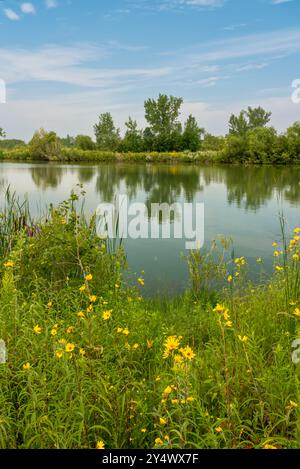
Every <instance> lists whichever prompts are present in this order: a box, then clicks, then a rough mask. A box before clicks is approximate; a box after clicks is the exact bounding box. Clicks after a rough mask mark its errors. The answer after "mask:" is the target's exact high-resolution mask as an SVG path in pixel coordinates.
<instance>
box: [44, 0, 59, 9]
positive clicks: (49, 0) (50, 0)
mask: <svg viewBox="0 0 300 469" xmlns="http://www.w3.org/2000/svg"><path fill="white" fill-rule="evenodd" d="M45 4H46V7H47V8H49V9H51V8H56V7H58V3H57V1H56V0H46V1H45Z"/></svg>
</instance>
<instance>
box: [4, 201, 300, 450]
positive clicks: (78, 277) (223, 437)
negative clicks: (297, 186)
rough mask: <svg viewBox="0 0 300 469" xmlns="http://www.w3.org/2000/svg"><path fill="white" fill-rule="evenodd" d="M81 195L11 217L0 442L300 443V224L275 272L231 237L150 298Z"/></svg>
mask: <svg viewBox="0 0 300 469" xmlns="http://www.w3.org/2000/svg"><path fill="white" fill-rule="evenodd" d="M76 199H77V197H76V196H75V195H74V194H73V195H72V197H71V198H70V200H68V201H67V202H65V203H63V204H62V205H60V206H59V207H57V208H56V209H53V208H52V209H51V210H50V211H49V214H48V216H47V217H46V219H44V221H42V222H40V223H33V222H32V221H31V220H30V216H29V213H28V210H27V207H26V204H25V205H18V204H17V202H16V200H14V199H10V201H9V204H8V207H7V209H6V210H3V212H2V216H1V217H0V258H1V272H0V275H1V286H0V339H3V340H4V342H5V344H6V348H7V362H6V363H5V364H0V448H96V447H98V448H99V449H100V448H102V447H103V446H105V447H106V448H151V447H156V448H296V447H299V445H300V432H299V431H300V421H299V416H300V414H299V408H300V407H299V406H300V392H299V377H300V365H295V364H293V362H292V351H293V349H292V342H293V341H294V340H295V339H296V338H297V337H299V336H300V328H299V325H300V323H299V321H300V317H299V316H300V311H299V309H297V308H298V307H299V306H300V304H299V300H300V298H299V293H300V292H299V254H298V250H299V241H300V238H299V234H298V231H297V230H296V232H295V233H293V235H292V236H291V239H290V240H289V239H287V240H286V241H285V242H284V245H283V246H274V251H275V253H274V259H275V260H274V275H273V277H272V279H271V281H268V282H265V283H262V282H259V283H258V285H256V286H253V285H251V284H250V283H249V282H248V281H247V261H246V259H244V258H239V259H232V260H231V259H230V249H231V248H230V245H228V244H227V242H225V241H224V240H222V241H221V243H220V245H219V249H218V250H217V251H216V250H215V249H212V252H211V253H208V254H207V255H206V256H202V255H200V253H199V252H194V253H193V254H192V255H191V256H190V258H189V259H188V263H189V268H190V273H191V288H190V291H189V292H188V293H186V295H184V296H183V297H181V298H178V299H175V300H173V301H171V300H170V301H163V300H156V301H154V300H152V301H150V300H144V299H143V298H142V292H143V286H144V279H143V278H142V277H141V278H138V279H137V281H136V287H135V288H132V287H128V286H127V285H125V283H124V282H123V279H122V271H123V267H124V265H125V259H124V254H123V253H122V251H121V250H116V249H115V247H114V246H113V245H112V244H111V243H109V242H106V241H101V240H99V239H98V238H97V236H96V231H95V220H93V219H92V220H91V221H90V222H89V223H87V222H86V221H85V220H84V218H83V217H82V216H81V215H80V214H79V213H78V212H76V210H75V205H74V204H75V202H76ZM299 231H300V230H299ZM258 262H259V263H260V260H258ZM262 269H263V267H262Z"/></svg>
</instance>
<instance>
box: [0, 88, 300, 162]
mask: <svg viewBox="0 0 300 469" xmlns="http://www.w3.org/2000/svg"><path fill="white" fill-rule="evenodd" d="M182 103H183V100H182V99H181V98H176V97H174V96H166V95H159V97H158V99H157V100H154V99H148V100H147V101H145V103H144V107H145V119H146V121H147V127H146V128H145V129H143V130H141V129H139V128H138V124H137V122H136V121H135V120H133V119H132V118H131V117H129V119H128V121H127V122H126V123H125V128H126V131H125V134H124V136H123V137H122V136H121V133H120V130H119V129H118V128H116V126H115V124H114V121H113V118H112V115H111V114H110V113H104V114H101V115H100V116H99V120H98V122H97V123H96V124H95V126H94V134H95V140H93V139H92V138H91V137H90V136H88V135H78V136H76V137H71V136H69V135H68V136H67V137H65V138H62V137H59V136H58V135H56V133H55V132H51V131H50V132H48V131H45V130H44V129H40V130H38V131H37V132H35V134H34V135H33V138H32V139H31V140H30V142H29V143H27V144H26V143H25V142H24V141H22V140H14V139H6V138H5V132H4V130H3V129H0V161H1V160H19V161H26V160H28V161H32V160H37V161H39V160H42V161H66V162H71V161H83V162H84V161H86V162H93V161H95V162H97V161H99V162H100V161H124V162H164V163H165V162H175V161H179V162H187V163H233V164H234V163H236V164H239V163H241V164H299V163H300V122H296V123H295V124H293V125H292V126H291V127H289V128H288V129H287V130H286V131H285V132H283V133H278V132H277V131H276V129H275V128H274V127H271V126H270V125H269V124H270V120H271V113H270V112H267V111H265V110H264V109H263V108H261V107H257V108H251V107H248V109H247V110H242V111H241V112H240V114H239V115H234V114H232V115H231V116H230V119H229V130H228V134H227V135H226V136H215V135H211V134H209V133H207V132H206V131H205V129H203V128H202V127H200V126H199V124H198V122H197V121H196V119H195V117H194V116H192V115H190V116H189V117H188V119H187V120H186V122H185V123H184V125H182V124H181V122H180V120H179V117H180V109H181V106H182Z"/></svg>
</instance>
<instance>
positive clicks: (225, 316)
mask: <svg viewBox="0 0 300 469" xmlns="http://www.w3.org/2000/svg"><path fill="white" fill-rule="evenodd" d="M229 319H230V314H229V311H228V309H225V311H224V320H225V321H229Z"/></svg>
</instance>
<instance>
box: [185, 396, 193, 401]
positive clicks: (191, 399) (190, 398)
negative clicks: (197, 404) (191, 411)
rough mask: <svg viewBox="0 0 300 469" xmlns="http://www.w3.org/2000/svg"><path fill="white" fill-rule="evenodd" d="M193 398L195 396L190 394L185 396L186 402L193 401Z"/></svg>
mask: <svg viewBox="0 0 300 469" xmlns="http://www.w3.org/2000/svg"><path fill="white" fill-rule="evenodd" d="M194 400H195V398H194V397H192V396H189V397H187V398H186V402H193V401H194Z"/></svg>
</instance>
